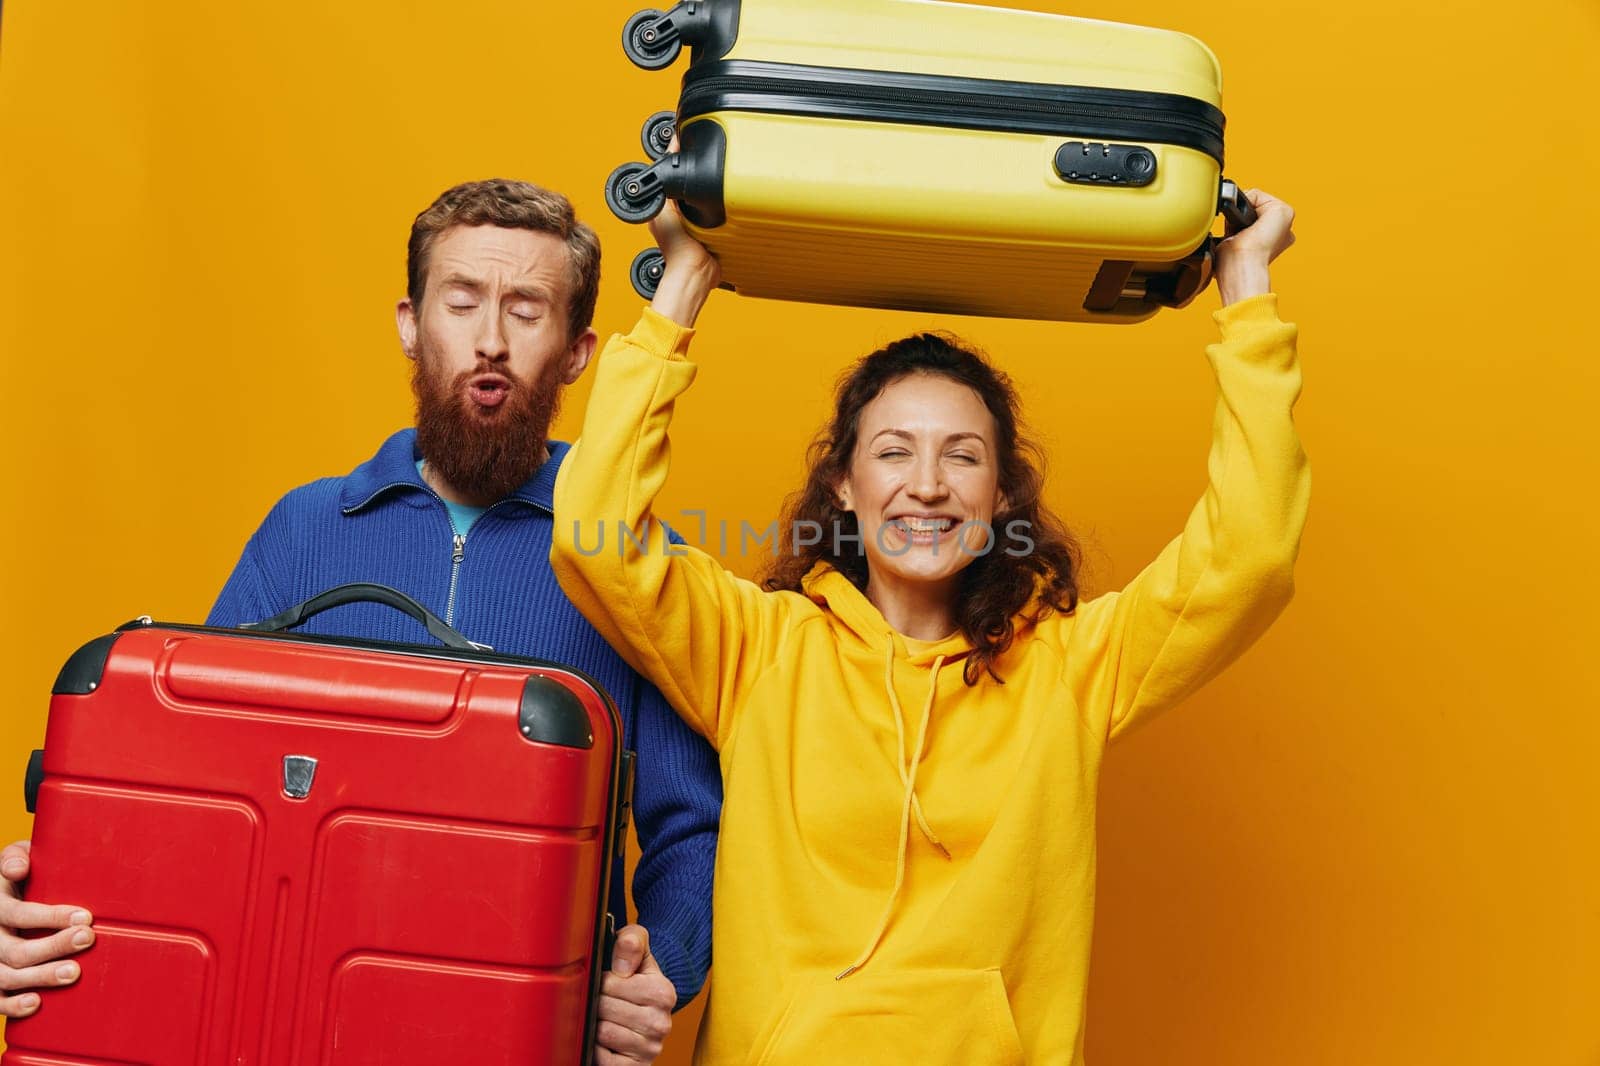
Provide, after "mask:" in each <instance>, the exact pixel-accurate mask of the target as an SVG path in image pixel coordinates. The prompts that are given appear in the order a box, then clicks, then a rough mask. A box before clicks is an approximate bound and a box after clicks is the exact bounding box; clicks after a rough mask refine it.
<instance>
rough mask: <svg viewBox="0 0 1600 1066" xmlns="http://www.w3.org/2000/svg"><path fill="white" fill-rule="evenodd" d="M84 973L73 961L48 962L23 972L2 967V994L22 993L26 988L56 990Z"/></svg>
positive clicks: (0, 986)
mask: <svg viewBox="0 0 1600 1066" xmlns="http://www.w3.org/2000/svg"><path fill="white" fill-rule="evenodd" d="M82 972H83V970H82V967H80V966H79V965H78V964H77V963H75V962H72V961H70V960H69V961H67V962H47V963H45V964H44V965H43V966H29V967H27V968H26V969H22V970H13V969H9V968H6V967H0V992H20V991H22V990H23V989H25V988H55V987H57V986H59V985H70V984H71V983H72V982H74V981H76V980H77V979H78V976H79V974H81V973H82Z"/></svg>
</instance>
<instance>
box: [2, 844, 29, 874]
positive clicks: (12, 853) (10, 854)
mask: <svg viewBox="0 0 1600 1066" xmlns="http://www.w3.org/2000/svg"><path fill="white" fill-rule="evenodd" d="M32 847H33V845H32V844H30V843H29V842H28V841H26V840H19V841H17V842H16V843H15V844H10V845H8V846H7V847H6V850H5V851H0V876H4V877H5V879H6V880H7V881H23V880H26V879H27V876H28V866H29V858H30V856H31V850H32Z"/></svg>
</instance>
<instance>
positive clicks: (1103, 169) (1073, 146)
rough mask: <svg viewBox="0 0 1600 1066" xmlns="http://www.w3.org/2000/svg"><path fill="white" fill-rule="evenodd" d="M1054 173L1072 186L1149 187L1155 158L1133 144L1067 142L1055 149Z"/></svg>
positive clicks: (1154, 166) (1144, 149) (1154, 176)
mask: <svg viewBox="0 0 1600 1066" xmlns="http://www.w3.org/2000/svg"><path fill="white" fill-rule="evenodd" d="M1055 164H1056V173H1057V174H1059V175H1061V180H1063V181H1067V182H1071V183H1072V184H1074V185H1149V184H1150V183H1151V182H1152V181H1155V180H1156V155H1155V153H1154V152H1152V151H1151V150H1150V149H1148V148H1142V147H1140V146H1138V145H1134V144H1101V143H1099V142H1096V141H1068V142H1067V143H1066V144H1063V145H1062V146H1061V147H1060V148H1057V149H1056V159H1055Z"/></svg>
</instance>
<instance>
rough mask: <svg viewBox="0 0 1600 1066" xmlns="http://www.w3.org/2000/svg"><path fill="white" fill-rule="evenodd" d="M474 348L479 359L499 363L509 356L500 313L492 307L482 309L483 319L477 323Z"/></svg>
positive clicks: (509, 349) (509, 350)
mask: <svg viewBox="0 0 1600 1066" xmlns="http://www.w3.org/2000/svg"><path fill="white" fill-rule="evenodd" d="M475 347H476V349H477V353H478V358H480V359H489V360H492V361H494V362H501V361H503V360H505V359H506V358H507V357H509V356H510V355H511V347H510V345H509V344H508V343H507V341H506V328H505V323H504V322H503V321H502V320H501V317H500V313H499V312H498V311H497V310H495V309H494V308H492V307H485V308H484V313H483V317H482V318H481V319H480V320H479V323H478V336H477V343H476V345H475Z"/></svg>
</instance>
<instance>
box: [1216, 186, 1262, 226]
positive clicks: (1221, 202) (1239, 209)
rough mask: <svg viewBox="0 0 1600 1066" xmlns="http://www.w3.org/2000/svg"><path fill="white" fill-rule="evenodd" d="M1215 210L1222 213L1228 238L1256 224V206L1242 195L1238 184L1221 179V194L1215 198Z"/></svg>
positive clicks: (1242, 191) (1242, 192)
mask: <svg viewBox="0 0 1600 1066" xmlns="http://www.w3.org/2000/svg"><path fill="white" fill-rule="evenodd" d="M1217 209H1218V210H1219V211H1221V212H1222V217H1223V220H1224V221H1225V223H1226V226H1227V230H1228V236H1230V237H1231V236H1233V235H1234V234H1235V233H1238V232H1239V231H1240V230H1242V229H1249V228H1250V227H1251V226H1253V225H1255V222H1256V205H1255V204H1253V203H1251V202H1250V198H1249V197H1248V196H1246V195H1245V194H1244V190H1243V189H1241V188H1239V186H1238V184H1237V183H1235V182H1232V181H1229V180H1228V179H1227V178H1223V179H1222V193H1221V195H1219V196H1218V197H1217Z"/></svg>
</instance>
